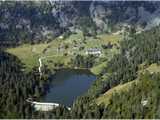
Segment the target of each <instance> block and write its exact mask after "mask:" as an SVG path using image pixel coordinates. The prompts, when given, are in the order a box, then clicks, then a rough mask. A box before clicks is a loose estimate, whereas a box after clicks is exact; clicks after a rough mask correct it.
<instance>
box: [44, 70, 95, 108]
mask: <svg viewBox="0 0 160 120" xmlns="http://www.w3.org/2000/svg"><path fill="white" fill-rule="evenodd" d="M50 79H51V84H50V89H49V91H48V93H47V94H46V95H45V96H44V102H56V103H60V104H63V105H66V106H71V105H72V104H73V101H74V100H75V99H76V98H77V97H78V96H80V95H83V94H84V93H85V92H87V90H88V89H89V87H90V85H91V84H92V83H93V81H94V80H96V76H95V75H93V74H92V73H91V72H90V71H88V70H77V69H62V70H59V71H57V72H56V74H54V75H51V76H50Z"/></svg>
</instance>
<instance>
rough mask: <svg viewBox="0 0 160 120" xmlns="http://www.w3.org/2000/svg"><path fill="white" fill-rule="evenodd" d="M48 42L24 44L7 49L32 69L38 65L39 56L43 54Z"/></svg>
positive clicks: (28, 68)
mask: <svg viewBox="0 0 160 120" xmlns="http://www.w3.org/2000/svg"><path fill="white" fill-rule="evenodd" d="M47 46H48V44H45V43H43V44H36V45H30V44H24V45H21V46H19V47H16V48H9V49H7V50H6V51H7V52H8V53H10V54H13V55H15V56H17V57H18V58H19V59H20V60H21V61H22V63H23V64H24V65H25V67H26V69H27V70H30V69H32V68H33V67H34V66H38V64H39V63H38V62H37V61H38V58H39V57H40V56H41V55H42V54H43V53H42V52H43V50H44V49H45V48H46V47H47Z"/></svg>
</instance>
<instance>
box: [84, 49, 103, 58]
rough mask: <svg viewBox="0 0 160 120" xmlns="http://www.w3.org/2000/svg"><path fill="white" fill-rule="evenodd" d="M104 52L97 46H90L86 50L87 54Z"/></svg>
mask: <svg viewBox="0 0 160 120" xmlns="http://www.w3.org/2000/svg"><path fill="white" fill-rule="evenodd" d="M101 54H102V52H101V50H100V49H97V48H90V49H88V50H86V55H98V56H99V55H101Z"/></svg>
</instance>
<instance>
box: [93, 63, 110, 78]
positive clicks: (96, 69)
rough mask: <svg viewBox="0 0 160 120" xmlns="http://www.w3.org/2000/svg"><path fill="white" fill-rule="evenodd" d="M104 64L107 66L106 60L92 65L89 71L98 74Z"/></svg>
mask: <svg viewBox="0 0 160 120" xmlns="http://www.w3.org/2000/svg"><path fill="white" fill-rule="evenodd" d="M106 66H107V61H105V62H102V63H100V64H98V65H96V66H94V67H92V68H91V72H92V73H94V74H95V75H99V74H100V73H101V72H102V70H103V69H104V68H105V67H106Z"/></svg>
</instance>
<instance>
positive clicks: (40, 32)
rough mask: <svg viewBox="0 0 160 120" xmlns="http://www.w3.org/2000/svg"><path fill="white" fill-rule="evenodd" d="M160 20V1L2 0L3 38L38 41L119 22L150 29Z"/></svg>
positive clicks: (108, 27)
mask: <svg viewBox="0 0 160 120" xmlns="http://www.w3.org/2000/svg"><path fill="white" fill-rule="evenodd" d="M159 23H160V2H151V1H142V2H138V1H137V2H133V1H119V2H118V1H117V2H116V1H52V0H49V1H41V2H39V1H35V2H33V1H32V2H31V1H28V2H23V1H17V2H14V1H13V2H6V1H5V2H0V41H4V40H9V41H19V42H22V41H26V42H28V41H29V40H30V42H34V41H35V42H37V41H39V40H44V39H45V40H46V39H51V38H53V37H55V36H58V35H60V34H62V33H64V32H65V31H67V30H69V29H70V28H72V30H73V31H74V29H77V28H78V29H82V30H84V31H85V32H86V31H88V32H89V33H91V31H95V32H96V33H102V32H110V31H111V29H112V27H114V26H116V25H119V24H134V25H138V26H142V27H143V28H144V29H150V28H151V27H154V26H157V25H159Z"/></svg>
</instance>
